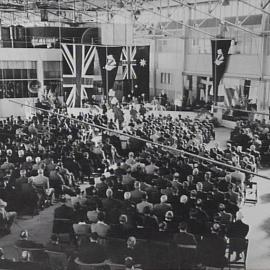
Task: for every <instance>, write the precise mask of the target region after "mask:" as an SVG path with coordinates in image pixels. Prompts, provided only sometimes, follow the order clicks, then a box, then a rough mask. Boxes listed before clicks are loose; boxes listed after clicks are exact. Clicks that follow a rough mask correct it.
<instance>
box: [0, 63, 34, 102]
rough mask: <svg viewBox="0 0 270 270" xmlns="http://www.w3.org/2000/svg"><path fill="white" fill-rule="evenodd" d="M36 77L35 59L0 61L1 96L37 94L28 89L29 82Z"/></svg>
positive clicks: (19, 96)
mask: <svg viewBox="0 0 270 270" xmlns="http://www.w3.org/2000/svg"><path fill="white" fill-rule="evenodd" d="M36 79H37V63H36V62H35V61H0V98H23V97H35V96H37V94H32V93H30V92H29V91H28V84H29V82H30V81H31V80H36Z"/></svg>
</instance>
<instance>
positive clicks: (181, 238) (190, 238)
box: [173, 222, 197, 246]
mask: <svg viewBox="0 0 270 270" xmlns="http://www.w3.org/2000/svg"><path fill="white" fill-rule="evenodd" d="M178 228H179V233H176V234H175V235H174V237H173V241H174V243H175V244H176V245H181V246H196V245H197V241H196V239H195V237H194V235H193V234H191V233H188V232H187V223H186V222H181V223H179V226H178Z"/></svg>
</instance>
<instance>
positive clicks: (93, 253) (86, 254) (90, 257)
mask: <svg viewBox="0 0 270 270" xmlns="http://www.w3.org/2000/svg"><path fill="white" fill-rule="evenodd" d="M89 240H90V243H89V244H88V245H86V246H83V247H82V248H81V249H80V250H79V253H78V257H79V260H80V261H81V262H82V263H88V264H90V263H102V262H103V261H105V260H106V258H107V256H106V252H105V249H104V247H103V246H102V245H100V244H98V234H97V233H91V234H90V237H89Z"/></svg>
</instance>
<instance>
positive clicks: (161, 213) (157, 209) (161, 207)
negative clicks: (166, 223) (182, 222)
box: [153, 195, 172, 220]
mask: <svg viewBox="0 0 270 270" xmlns="http://www.w3.org/2000/svg"><path fill="white" fill-rule="evenodd" d="M167 200H168V197H167V195H162V196H161V197H160V203H158V204H155V205H154V210H153V212H154V214H155V215H156V216H157V217H158V219H159V220H163V219H164V217H165V214H166V212H167V211H170V210H171V209H172V207H171V205H170V204H169V203H167Z"/></svg>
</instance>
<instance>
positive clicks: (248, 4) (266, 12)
mask: <svg viewBox="0 0 270 270" xmlns="http://www.w3.org/2000/svg"><path fill="white" fill-rule="evenodd" d="M238 1H239V2H242V3H243V4H245V5H247V6H250V7H252V8H255V9H257V10H260V11H261V12H263V13H265V14H267V15H270V12H268V11H267V10H265V9H264V8H260V7H257V6H255V5H253V4H250V3H249V2H247V1H244V0H238ZM269 3H270V1H269Z"/></svg>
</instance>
